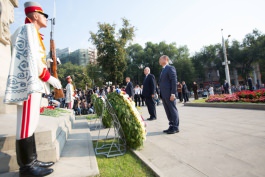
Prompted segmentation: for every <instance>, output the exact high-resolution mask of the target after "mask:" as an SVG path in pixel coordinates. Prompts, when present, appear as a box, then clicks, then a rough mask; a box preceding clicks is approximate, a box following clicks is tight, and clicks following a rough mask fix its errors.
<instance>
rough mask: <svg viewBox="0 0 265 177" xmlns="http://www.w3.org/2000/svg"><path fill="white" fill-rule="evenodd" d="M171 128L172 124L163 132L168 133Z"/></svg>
mask: <svg viewBox="0 0 265 177" xmlns="http://www.w3.org/2000/svg"><path fill="white" fill-rule="evenodd" d="M170 129H171V126H170V127H169V128H168V129H167V130H164V131H163V132H164V133H167V132H168V131H169V130H170Z"/></svg>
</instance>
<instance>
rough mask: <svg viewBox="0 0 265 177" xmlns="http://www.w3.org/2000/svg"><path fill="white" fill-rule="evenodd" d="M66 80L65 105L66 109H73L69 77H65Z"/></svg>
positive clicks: (70, 79)
mask: <svg viewBox="0 0 265 177" xmlns="http://www.w3.org/2000/svg"><path fill="white" fill-rule="evenodd" d="M66 80H67V82H68V84H67V85H66V95H65V103H67V104H68V109H73V105H74V99H75V93H74V86H73V84H72V78H71V76H67V77H66Z"/></svg>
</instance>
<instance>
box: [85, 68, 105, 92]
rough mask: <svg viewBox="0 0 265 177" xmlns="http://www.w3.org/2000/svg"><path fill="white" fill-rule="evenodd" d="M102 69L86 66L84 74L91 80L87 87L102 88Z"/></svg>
mask: <svg viewBox="0 0 265 177" xmlns="http://www.w3.org/2000/svg"><path fill="white" fill-rule="evenodd" d="M102 73H103V72H102V68H101V67H100V66H99V65H98V64H96V65H87V66H86V74H87V75H88V76H89V78H90V79H91V82H89V84H88V87H90V88H94V86H98V87H102V86H103V83H104V76H103V74H102Z"/></svg>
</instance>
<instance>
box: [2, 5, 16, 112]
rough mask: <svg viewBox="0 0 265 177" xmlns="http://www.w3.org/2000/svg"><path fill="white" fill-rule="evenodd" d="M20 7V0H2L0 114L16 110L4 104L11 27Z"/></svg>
mask: <svg viewBox="0 0 265 177" xmlns="http://www.w3.org/2000/svg"><path fill="white" fill-rule="evenodd" d="M15 7H18V0H0V62H1V73H0V114H2V113H10V112H14V111H15V110H16V109H14V107H13V106H10V105H5V104H3V98H4V94H5V87H6V81H7V74H8V70H9V65H10V60H11V50H10V37H11V33H10V29H9V25H10V24H11V23H13V22H14V8H15Z"/></svg>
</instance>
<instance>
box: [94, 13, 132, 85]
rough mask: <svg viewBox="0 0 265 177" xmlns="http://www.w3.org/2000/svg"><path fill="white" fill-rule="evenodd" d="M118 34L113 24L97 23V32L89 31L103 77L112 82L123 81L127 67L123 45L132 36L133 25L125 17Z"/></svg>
mask: <svg viewBox="0 0 265 177" xmlns="http://www.w3.org/2000/svg"><path fill="white" fill-rule="evenodd" d="M122 21H123V25H122V28H121V29H119V30H118V31H119V32H118V34H117V33H116V30H115V25H114V24H113V25H110V24H108V23H98V27H99V30H98V32H97V33H93V32H90V34H91V38H90V39H91V41H92V43H93V44H94V45H95V46H96V48H97V50H98V63H99V66H100V67H102V74H103V75H104V77H105V79H106V80H108V81H112V82H113V83H114V84H117V83H121V82H122V81H123V72H124V71H125V69H126V67H127V63H126V58H125V57H126V52H125V45H126V44H127V42H128V41H130V40H132V38H133V36H134V31H135V29H134V27H133V26H131V24H130V23H129V21H128V20H127V19H125V18H123V19H122Z"/></svg>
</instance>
